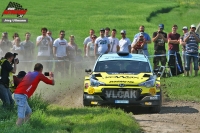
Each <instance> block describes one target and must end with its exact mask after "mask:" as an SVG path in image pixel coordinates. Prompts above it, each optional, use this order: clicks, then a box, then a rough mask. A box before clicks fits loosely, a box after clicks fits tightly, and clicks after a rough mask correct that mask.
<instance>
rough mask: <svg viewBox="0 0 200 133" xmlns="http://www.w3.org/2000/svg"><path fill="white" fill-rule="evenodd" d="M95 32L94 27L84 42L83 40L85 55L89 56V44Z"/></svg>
mask: <svg viewBox="0 0 200 133" xmlns="http://www.w3.org/2000/svg"><path fill="white" fill-rule="evenodd" d="M94 33H95V31H94V30H93V29H90V35H89V36H88V37H86V38H85V40H84V42H83V44H84V57H86V56H87V52H86V49H87V44H88V43H89V42H91V41H92V35H94Z"/></svg>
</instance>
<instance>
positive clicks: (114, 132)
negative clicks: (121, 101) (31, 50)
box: [0, 95, 140, 133]
mask: <svg viewBox="0 0 200 133" xmlns="http://www.w3.org/2000/svg"><path fill="white" fill-rule="evenodd" d="M29 103H30V106H31V107H32V109H33V115H32V116H31V120H30V122H28V123H26V124H24V125H22V126H21V127H20V128H19V127H17V126H15V125H14V123H15V121H16V119H17V117H16V115H17V112H16V109H15V110H14V111H12V112H9V111H5V110H3V109H1V111H0V123H1V124H0V132H1V133H16V132H17V133H27V132H29V133H38V132H40V133H47V132H49V133H80V132H81V133H94V132H95V133H122V132H123V133H139V132H140V127H139V125H138V124H137V123H136V122H135V120H134V119H133V118H132V114H127V113H125V112H123V111H122V110H120V109H110V108H100V107H94V108H92V107H91V108H62V107H58V106H52V105H49V104H48V103H46V102H44V101H43V100H42V99H41V97H39V95H35V96H34V97H33V98H31V99H30V101H29Z"/></svg>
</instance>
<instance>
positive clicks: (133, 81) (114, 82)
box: [109, 81, 134, 83]
mask: <svg viewBox="0 0 200 133" xmlns="http://www.w3.org/2000/svg"><path fill="white" fill-rule="evenodd" d="M109 83H134V81H110V82H109Z"/></svg>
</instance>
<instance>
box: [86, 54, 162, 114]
mask: <svg viewBox="0 0 200 133" xmlns="http://www.w3.org/2000/svg"><path fill="white" fill-rule="evenodd" d="M85 71H86V72H87V73H89V74H90V76H86V77H85V81H84V94H83V105H84V106H97V105H108V106H127V107H129V106H143V107H150V110H151V112H152V113H157V112H160V109H161V105H162V91H161V88H160V78H159V77H157V76H156V74H155V73H154V72H153V70H152V68H151V64H150V62H149V60H148V58H147V57H146V56H145V55H141V54H129V53H115V54H103V55H101V56H99V58H98V59H97V61H96V63H95V65H94V68H93V70H91V69H89V70H85Z"/></svg>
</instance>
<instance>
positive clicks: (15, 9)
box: [1, 2, 28, 23]
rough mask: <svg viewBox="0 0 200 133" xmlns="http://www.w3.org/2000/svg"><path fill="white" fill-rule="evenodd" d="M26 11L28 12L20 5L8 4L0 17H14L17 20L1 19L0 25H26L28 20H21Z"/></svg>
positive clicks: (15, 3)
mask: <svg viewBox="0 0 200 133" xmlns="http://www.w3.org/2000/svg"><path fill="white" fill-rule="evenodd" d="M27 11H28V10H27V9H26V8H23V7H22V5H21V4H19V3H17V2H9V3H8V5H7V7H6V9H5V10H4V11H3V13H2V15H1V16H2V17H3V16H4V15H16V16H17V18H2V23H27V22H28V19H26V18H23V16H24V15H25V14H26V12H27Z"/></svg>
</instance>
